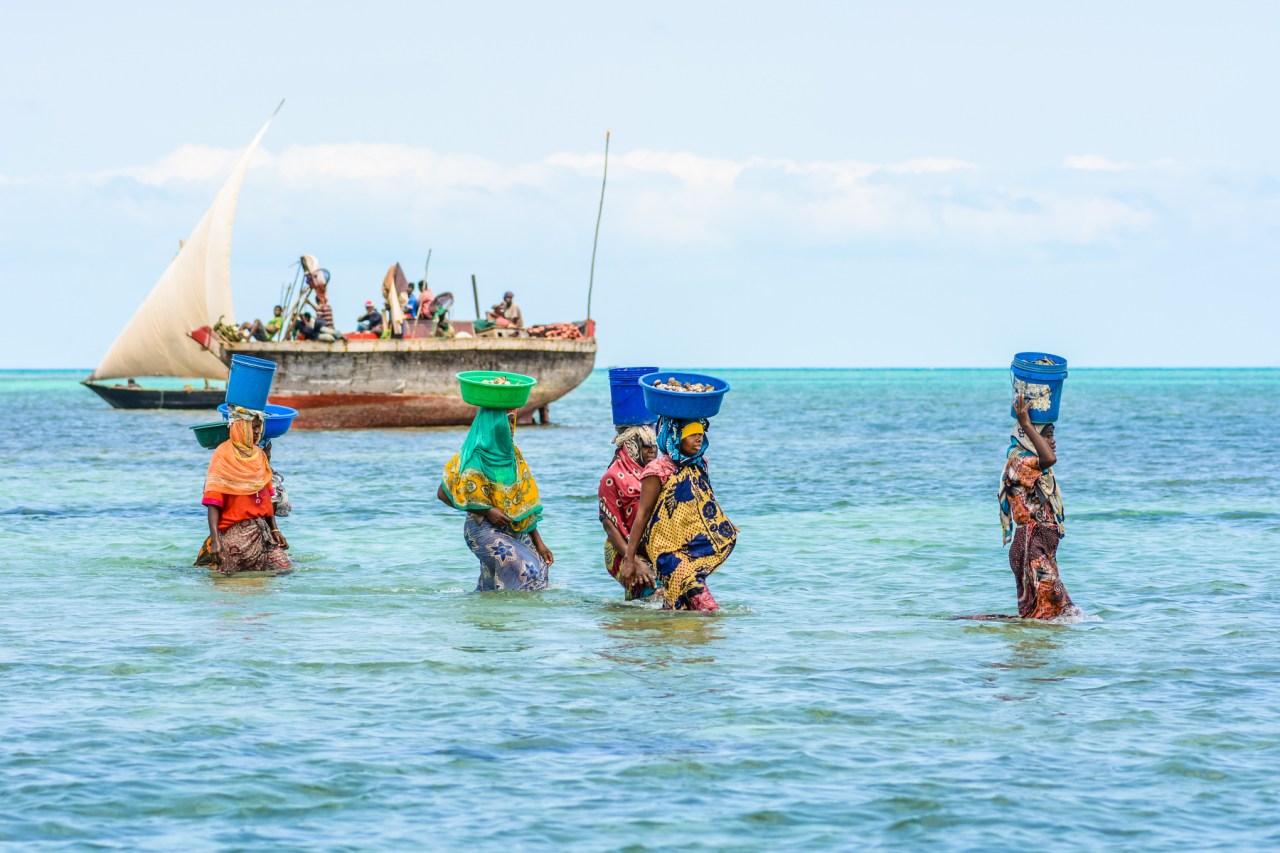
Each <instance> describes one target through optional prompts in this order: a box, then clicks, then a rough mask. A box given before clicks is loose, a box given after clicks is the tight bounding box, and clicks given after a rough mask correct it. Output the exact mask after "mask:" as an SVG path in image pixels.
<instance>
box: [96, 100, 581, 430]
mask: <svg viewBox="0 0 1280 853" xmlns="http://www.w3.org/2000/svg"><path fill="white" fill-rule="evenodd" d="M277 112H279V108H278V107H277ZM274 118H275V115H274V114H273V115H272V119H274ZM270 125H271V119H268V120H267V123H266V125H264V126H263V128H262V130H260V131H259V132H258V135H257V136H256V137H254V139H253V141H252V142H251V143H250V144H249V147H248V148H247V149H246V150H245V152H244V154H243V155H242V156H241V158H240V161H239V163H238V164H237V166H236V168H235V170H234V171H233V172H232V174H231V177H230V178H229V179H228V180H227V183H226V184H225V185H224V186H223V187H222V189H221V190H220V191H219V193H218V195H217V197H216V198H215V199H214V202H213V206H212V207H210V208H209V210H208V212H206V213H205V215H204V218H203V219H201V220H200V222H199V224H197V225H196V227H195V230H194V231H193V232H192V234H191V237H190V239H188V240H187V242H186V243H185V244H184V245H183V247H182V249H181V250H180V251H179V252H178V255H177V256H176V257H175V258H174V259H173V261H172V262H171V263H170V264H169V268H168V269H166V270H165V272H164V275H162V276H161V277H160V280H159V281H158V282H156V285H155V287H154V288H152V291H151V293H150V295H148V296H147V298H146V300H145V301H144V302H143V303H142V305H141V306H140V307H139V308H138V310H137V312H136V313H135V314H134V316H133V319H131V320H130V321H129V323H128V325H127V326H125V328H124V330H123V331H122V332H121V333H120V335H119V336H118V337H117V338H116V340H115V342H114V343H113V344H112V345H111V348H110V349H109V350H108V351H107V354H106V355H105V356H104V357H103V359H102V362H101V363H100V364H99V365H98V367H97V368H96V369H95V370H94V371H93V374H92V375H91V376H90V377H89V378H88V379H86V380H85V381H84V384H85V385H87V386H88V387H89V388H90V389H92V390H93V391H94V392H95V393H97V394H98V395H99V396H100V397H102V398H103V399H104V400H106V401H107V402H108V403H110V404H111V405H112V406H115V407H117V408H163V409H192V408H215V407H216V406H217V405H218V404H219V403H221V402H222V401H223V399H224V394H225V392H224V391H223V390H222V389H218V388H209V387H208V382H207V380H225V379H226V377H227V370H228V367H229V366H230V363H231V358H232V356H234V355H235V354H237V353H244V354H248V355H254V356H258V357H260V358H265V359H269V360H271V361H274V362H275V363H276V365H277V368H276V373H275V379H274V383H273V385H272V391H271V397H270V400H271V402H273V403H278V404H280V405H284V406H289V407H291V408H295V409H297V410H298V417H297V419H296V420H295V421H294V426H295V427H300V428H308V427H310V428H344V427H397V426H446V425H460V424H467V423H470V422H471V419H472V418H473V416H474V414H475V409H474V408H472V407H471V406H469V405H467V404H466V403H463V402H462V396H461V391H460V390H459V387H458V382H457V380H456V378H455V375H456V374H457V373H460V372H462V371H464V370H504V371H511V372H515V373H523V374H527V375H530V376H534V377H536V378H537V380H538V385H537V387H536V388H535V389H534V391H533V394H532V395H531V397H530V399H529V405H528V406H527V407H525V409H523V410H522V411H521V413H520V416H521V419H522V420H524V421H525V422H528V421H529V420H531V418H532V415H533V414H534V413H535V412H537V413H539V414H540V415H541V420H542V421H543V422H544V423H545V422H546V421H547V419H548V409H547V407H548V405H549V404H550V403H552V402H553V401H555V400H558V399H560V398H561V397H563V396H564V395H565V394H568V393H569V392H570V391H572V390H573V389H574V388H576V387H577V386H578V385H580V384H581V383H582V381H583V380H584V379H586V378H587V376H588V375H589V374H590V372H591V369H592V368H593V367H594V365H595V356H596V341H595V324H594V323H593V322H592V321H591V320H587V321H585V322H583V323H579V324H577V326H578V333H577V334H580V335H581V336H582V338H583V339H582V340H562V339H550V338H536V337H529V336H528V335H527V333H524V332H519V333H515V334H518V335H519V336H518V337H503V336H502V335H511V334H513V331H512V330H510V329H508V330H505V331H501V332H497V333H495V335H494V336H487V335H489V334H490V333H488V332H485V333H481V334H475V329H474V326H473V324H472V323H469V322H465V321H454V323H453V326H454V327H455V328H456V329H457V331H458V332H459V335H458V337H456V338H432V337H424V335H427V334H430V330H429V329H428V328H427V325H426V324H419V323H418V322H416V321H409V322H408V323H402V320H403V316H402V315H401V314H400V310H399V304H398V300H397V298H396V294H397V293H399V292H401V291H404V290H405V289H406V288H407V287H408V282H407V280H406V279H405V276H404V273H403V271H401V269H400V265H399V264H396V265H394V266H393V267H392V268H391V269H390V270H389V271H388V273H387V276H388V278H387V280H385V281H384V283H383V285H384V295H386V296H387V297H388V301H387V304H388V307H389V309H390V315H391V316H390V318H389V322H390V323H391V324H392V327H393V328H402V329H403V330H404V333H405V337H403V338H397V339H389V340H377V339H374V340H361V339H355V338H353V339H349V340H339V341H336V342H333V343H322V342H319V341H306V340H283V341H268V342H261V341H247V342H246V341H240V340H235V341H225V340H223V339H222V338H221V337H219V336H218V335H217V334H216V333H215V332H213V331H211V328H212V327H214V326H216V325H217V324H218V323H219V322H220V321H221V322H225V323H228V324H232V325H234V322H235V321H234V319H233V318H234V316H235V312H234V309H233V307H232V302H231V231H232V224H233V220H234V219H235V210H236V202H237V200H238V198H239V195H240V186H241V184H242V183H243V181H244V177H245V173H246V171H247V170H248V168H249V162H250V160H251V159H252V157H253V154H254V152H255V151H256V150H257V147H258V143H259V142H260V141H261V140H262V137H263V135H264V134H265V133H266V131H267V128H268V127H269V126H270ZM593 262H594V257H593ZM300 268H301V270H302V272H303V274H304V284H305V285H306V287H307V290H306V291H305V292H300V293H299V298H298V300H297V301H296V302H290V300H287V299H286V300H285V302H286V303H288V304H291V305H292V307H291V308H290V310H289V311H288V313H287V314H286V315H285V317H284V320H285V328H291V327H292V323H293V320H294V317H295V316H296V315H297V312H298V311H300V310H301V308H302V307H304V304H303V299H304V298H305V296H306V295H307V294H311V295H317V294H318V295H323V294H324V292H325V288H326V286H327V281H328V279H327V274H326V275H325V277H324V278H323V279H322V280H321V281H322V282H323V283H322V284H320V286H319V287H318V288H317V287H315V286H314V284H315V282H314V281H313V276H317V277H318V275H319V273H321V272H323V271H322V270H320V269H319V268H318V265H317V263H316V261H315V259H314V258H313V257H311V256H309V255H307V256H303V258H302V262H301V266H300ZM478 309H479V305H478V304H477V310H478ZM589 310H590V300H589V299H588V311H589ZM141 376H169V377H181V378H197V379H204V380H206V382H205V386H206V387H205V388H195V389H190V388H189V389H187V390H172V391H171V390H163V391H162V390H160V389H158V388H142V387H140V386H137V385H135V384H133V382H132V377H141ZM126 377H129V378H131V382H130V384H128V385H120V384H112V385H109V384H106V383H104V382H103V380H106V379H116V378H126Z"/></svg>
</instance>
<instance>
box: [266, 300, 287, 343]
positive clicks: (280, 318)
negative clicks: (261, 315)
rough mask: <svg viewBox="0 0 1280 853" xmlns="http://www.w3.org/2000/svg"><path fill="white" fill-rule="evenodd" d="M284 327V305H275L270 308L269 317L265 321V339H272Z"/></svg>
mask: <svg viewBox="0 0 1280 853" xmlns="http://www.w3.org/2000/svg"><path fill="white" fill-rule="evenodd" d="M283 328H284V306H282V305H277V306H276V307H274V308H272V309H271V319H270V320H268V321H267V340H270V341H274V340H275V339H276V336H277V335H279V334H280V330H281V329H283Z"/></svg>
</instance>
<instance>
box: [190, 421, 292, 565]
mask: <svg viewBox="0 0 1280 853" xmlns="http://www.w3.org/2000/svg"><path fill="white" fill-rule="evenodd" d="M230 418H231V422H230V432H231V438H229V439H228V440H227V441H224V442H222V444H220V445H218V447H217V449H215V450H214V451H213V459H212V460H210V462H209V469H208V472H207V473H206V474H205V481H204V498H203V500H202V503H203V504H204V506H205V507H206V509H207V513H208V519H209V538H207V539H206V540H205V541H204V545H203V547H201V548H200V555H199V556H198V557H196V562H195V564H196V565H197V566H207V567H209V568H211V569H212V570H213V571H215V572H217V573H219V574H224V575H233V574H236V573H238V572H274V573H284V572H287V571H289V570H290V569H292V567H293V564H292V563H291V562H290V561H289V555H288V554H286V553H285V550H286V549H287V548H288V547H289V543H288V541H287V540H286V539H285V538H284V534H283V533H281V532H280V530H279V528H277V527H276V518H275V507H274V505H273V503H272V500H271V498H272V487H271V465H270V463H269V462H268V461H267V454H266V453H264V452H263V450H262V449H261V448H260V447H258V442H259V441H261V440H262V430H263V419H262V413H261V412H251V411H249V410H247V409H240V408H238V407H237V408H233V409H232V410H231V413H230Z"/></svg>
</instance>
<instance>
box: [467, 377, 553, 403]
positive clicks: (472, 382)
mask: <svg viewBox="0 0 1280 853" xmlns="http://www.w3.org/2000/svg"><path fill="white" fill-rule="evenodd" d="M498 376H501V377H503V378H505V379H506V380H507V381H508V382H510V383H511V384H510V385H486V384H485V382H484V380H486V379H494V378H496V377H498ZM458 382H459V384H460V385H461V386H462V399H463V401H464V402H467V403H470V404H471V405H473V406H479V407H480V408H482V409H518V408H520V407H521V406H523V405H524V404H525V403H528V402H529V394H530V393H531V392H532V391H533V386H534V385H537V384H538V380H536V379H534V378H533V377H532V376H523V375H521V374H519V373H502V372H500V371H494V370H466V371H463V372H462V373H459V374H458Z"/></svg>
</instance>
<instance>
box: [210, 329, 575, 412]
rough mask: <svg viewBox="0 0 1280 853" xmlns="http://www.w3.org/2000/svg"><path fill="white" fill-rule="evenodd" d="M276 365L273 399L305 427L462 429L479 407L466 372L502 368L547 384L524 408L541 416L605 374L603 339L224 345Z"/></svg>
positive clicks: (226, 355) (536, 390) (228, 356)
mask: <svg viewBox="0 0 1280 853" xmlns="http://www.w3.org/2000/svg"><path fill="white" fill-rule="evenodd" d="M223 350H224V358H225V360H226V361H227V362H228V363H229V362H230V360H231V356H232V355H235V354H237V353H243V354H246V355H253V356H256V357H258V358H265V359H268V360H270V361H274V362H275V363H276V374H275V379H274V381H273V383H272V387H271V402H273V403H278V404H280V405H282V406H289V407H291V408H294V409H297V410H298V417H297V419H296V420H295V421H294V426H295V427H297V428H301V429H352V428H365V427H418V426H456V425H461V424H469V423H470V422H471V420H472V418H473V417H474V416H475V412H476V409H475V407H474V406H471V405H468V404H467V403H464V402H463V401H462V394H461V392H460V390H459V388H458V380H457V378H456V375H457V374H458V373H460V372H462V371H464V370H501V371H507V372H511V373H523V374H525V375H528V376H533V377H534V378H536V379H537V380H538V384H537V385H536V386H535V387H534V389H533V393H532V394H530V396H529V402H528V404H527V405H526V406H525V407H524V408H522V409H521V410H520V415H521V419H522V420H525V421H528V420H529V419H531V417H532V415H533V413H534V412H537V411H538V410H540V409H545V407H546V406H548V405H549V404H550V403H553V402H555V401H556V400H558V399H560V398H561V397H563V396H564V395H565V394H568V393H569V392H570V391H572V390H573V389H574V388H576V387H578V386H579V385H580V384H582V382H583V380H585V379H586V378H587V376H588V375H590V373H591V370H592V368H594V367H595V357H596V342H595V340H594V339H588V340H581V341H562V340H547V339H541V338H462V339H457V338H454V339H439V338H412V339H404V340H350V341H337V342H335V343H319V342H316V341H283V342H265V343H263V342H257V341H250V342H245V343H229V344H224V345H223Z"/></svg>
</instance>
